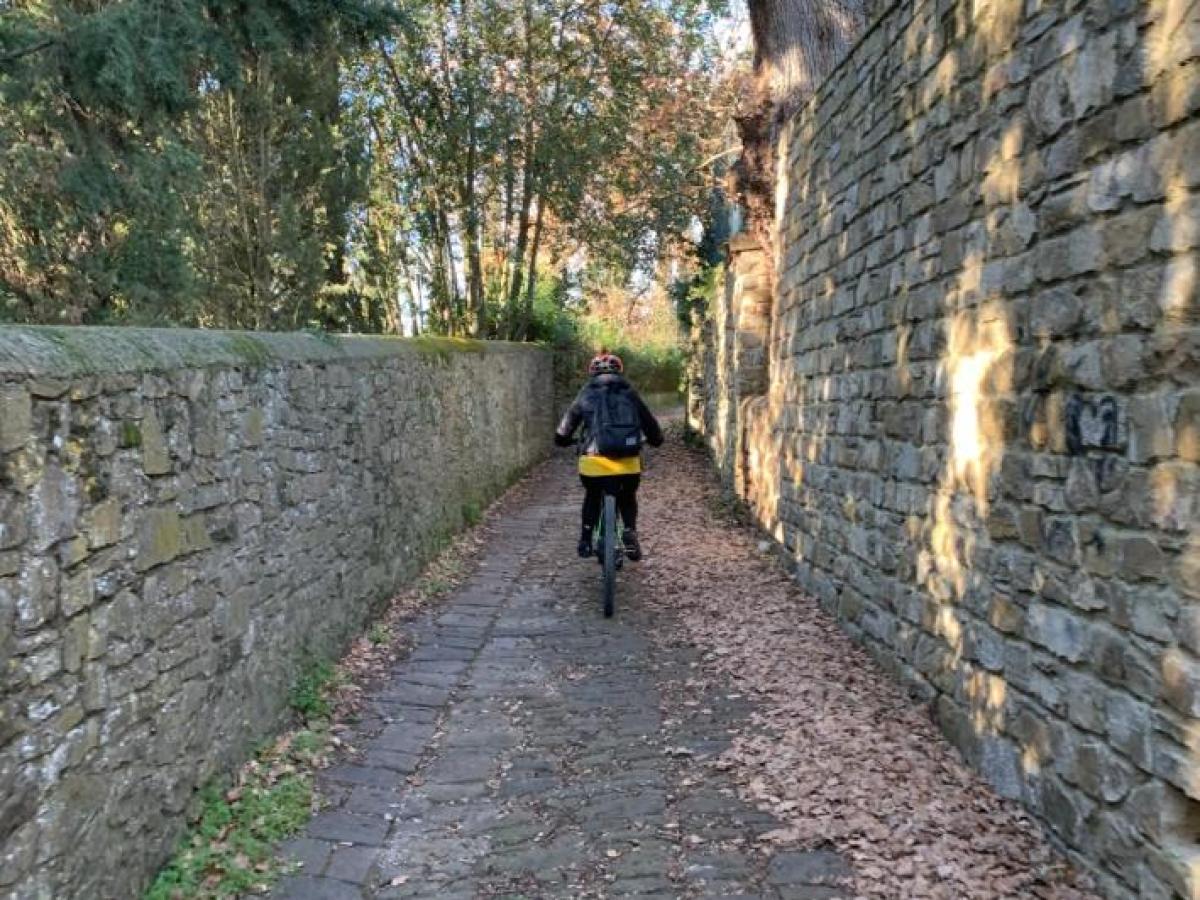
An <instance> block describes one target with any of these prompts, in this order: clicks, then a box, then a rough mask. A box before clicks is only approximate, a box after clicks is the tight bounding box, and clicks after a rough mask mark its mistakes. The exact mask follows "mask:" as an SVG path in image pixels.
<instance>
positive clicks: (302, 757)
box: [145, 729, 330, 900]
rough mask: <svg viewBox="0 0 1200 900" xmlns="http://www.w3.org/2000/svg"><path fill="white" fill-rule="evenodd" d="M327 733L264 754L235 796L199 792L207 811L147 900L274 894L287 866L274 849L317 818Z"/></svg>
mask: <svg viewBox="0 0 1200 900" xmlns="http://www.w3.org/2000/svg"><path fill="white" fill-rule="evenodd" d="M329 750H330V742H329V735H328V732H327V731H325V730H323V729H322V730H315V729H314V730H307V729H306V730H302V731H299V732H296V733H294V734H292V735H288V736H286V737H284V738H281V739H280V740H279V741H277V742H276V743H275V744H273V745H271V746H269V747H267V748H264V749H263V750H260V751H259V752H258V754H257V755H256V756H255V758H254V759H253V760H252V761H251V762H249V763H248V764H247V765H246V766H244V767H243V768H242V770H241V772H240V773H239V775H238V779H237V782H236V783H235V784H234V785H233V786H232V787H229V788H224V787H223V786H222V785H220V784H217V783H213V784H210V785H208V786H206V787H205V788H204V789H203V790H202V791H201V792H200V798H199V799H200V810H199V813H198V814H197V815H196V817H195V818H194V819H193V820H192V823H191V827H190V828H189V830H188V834H187V836H186V837H185V838H184V839H183V841H182V842H181V843H180V845H179V849H178V850H177V851H176V853H175V856H174V857H173V858H172V860H171V861H170V862H169V863H168V864H167V866H166V867H165V868H164V869H162V871H160V872H159V874H158V877H157V878H156V879H155V880H154V883H153V884H152V885H151V886H150V889H149V891H147V892H146V895H145V900H209V898H222V897H238V896H244V895H246V894H254V893H262V892H264V891H266V890H268V889H269V888H270V886H271V883H272V882H273V881H274V880H275V879H276V878H277V877H278V875H279V874H280V871H281V865H280V863H279V861H278V860H277V859H276V856H275V846H276V845H277V844H278V843H279V842H280V841H282V840H284V839H285V838H288V837H290V836H292V835H293V834H296V833H297V832H298V831H300V829H302V828H303V827H304V825H305V823H306V822H307V821H308V819H309V816H310V815H311V814H312V806H313V787H312V776H311V775H310V774H309V772H308V771H307V770H309V769H311V768H313V767H315V766H317V765H319V764H320V763H321V761H322V760H323V759H324V757H325V756H327V754H328V753H329Z"/></svg>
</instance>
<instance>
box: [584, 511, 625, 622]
mask: <svg viewBox="0 0 1200 900" xmlns="http://www.w3.org/2000/svg"><path fill="white" fill-rule="evenodd" d="M624 531H625V528H624V526H623V525H622V524H621V518H620V516H618V515H617V498H616V497H615V496H614V495H613V494H611V493H608V492H607V491H606V492H605V494H604V506H603V509H602V510H601V513H600V521H599V522H597V523H596V528H595V530H594V531H593V532H592V546H593V547H595V548H596V561H597V562H599V563H600V572H601V576H600V577H601V595H602V597H603V600H604V618H606V619H611V618H612V616H613V612H614V611H615V610H616V603H617V571H618V570H619V569H620V568H621V567H622V566H623V565H624V564H625V543H624V541H623V540H622V539H621V537H622V535H623V534H624ZM610 534H611V535H613V536H614V539H613V540H611V541H610V540H608V539H607V538H608V535H610Z"/></svg>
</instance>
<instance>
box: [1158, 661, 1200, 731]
mask: <svg viewBox="0 0 1200 900" xmlns="http://www.w3.org/2000/svg"><path fill="white" fill-rule="evenodd" d="M1162 677H1163V696H1164V697H1165V699H1166V701H1167V702H1168V703H1170V704H1171V705H1172V706H1173V707H1175V708H1176V709H1177V710H1179V711H1180V712H1181V713H1183V714H1185V715H1188V716H1200V660H1197V659H1196V658H1195V657H1193V656H1191V655H1190V654H1188V653H1185V652H1184V651H1181V650H1174V649H1172V650H1168V651H1167V652H1166V653H1165V654H1164V655H1163V659H1162Z"/></svg>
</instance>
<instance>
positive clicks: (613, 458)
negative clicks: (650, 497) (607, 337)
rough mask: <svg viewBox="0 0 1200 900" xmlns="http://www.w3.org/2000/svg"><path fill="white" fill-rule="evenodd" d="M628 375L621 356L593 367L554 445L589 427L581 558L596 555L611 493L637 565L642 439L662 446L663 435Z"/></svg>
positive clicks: (583, 452)
mask: <svg viewBox="0 0 1200 900" xmlns="http://www.w3.org/2000/svg"><path fill="white" fill-rule="evenodd" d="M624 370H625V365H624V363H622V362H621V357H619V356H617V355H616V354H613V353H608V352H605V351H601V352H600V354H599V355H598V356H596V357H595V358H594V359H593V360H592V361H591V362H590V363H589V364H588V375H589V376H590V377H589V378H588V382H587V384H585V385H584V386H583V389H582V390H580V392H579V395H578V396H577V397H576V398H575V402H574V403H572V404H571V407H570V408H569V409H568V410H567V411H566V413H565V414H564V415H563V418H562V421H561V422H560V423H559V425H558V430H557V431H556V432H555V434H554V443H556V444H557V445H558V446H560V447H567V446H570V444H571V441H572V436H573V435H574V434H575V430H576V429H577V428H579V426H580V425H583V426H584V429H583V432H582V434H581V435H580V439H579V478H580V481H582V482H583V489H584V495H583V531H582V533H581V534H580V536H579V546H578V550H579V555H580V556H582V557H588V556H591V555H592V532H593V530H594V529H595V527H596V522H597V521H598V520H599V518H600V507H601V505H602V503H603V501H604V494H605V493H606V492H607V493H610V494H612V495H613V496H614V497H616V500H617V509H618V510H620V513H621V521H622V522H623V523H624V525H625V532H624V542H625V553H626V555H627V556H628V557H629V558H630V559H631V560H634V561H635V562H636V561H637V560H639V559H641V558H642V547H641V544H640V543H639V541H638V533H637V515H638V506H637V490H638V485H639V484H640V483H641V480H642V475H641V472H642V457H641V446H642V440H643V438H644V439H645V440H646V441H647V442H649V444H650V445H651V446H652V447H659V446H661V445H662V442H663V433H662V429H661V428H660V427H659V425H658V421H657V420H656V419H655V418H654V415H653V414H652V413H651V412H650V409H649V407H647V406H646V404H645V402H644V401H643V400H642V398H641V397H640V396H639V395H638V392H637V391H636V390H634V388H633V385H631V384H630V383H629V382H628V381H627V380H626V379H625V376H624V375H623V374H622V373H623V372H624Z"/></svg>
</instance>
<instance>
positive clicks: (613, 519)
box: [601, 494, 617, 618]
mask: <svg viewBox="0 0 1200 900" xmlns="http://www.w3.org/2000/svg"><path fill="white" fill-rule="evenodd" d="M603 516H604V518H603V525H602V526H601V529H602V531H603V532H604V541H603V548H604V549H603V553H604V559H603V563H604V617H605V618H611V617H612V614H613V610H614V608H615V607H616V600H617V499H616V497H614V496H613V495H612V494H605V495H604V514H603Z"/></svg>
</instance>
